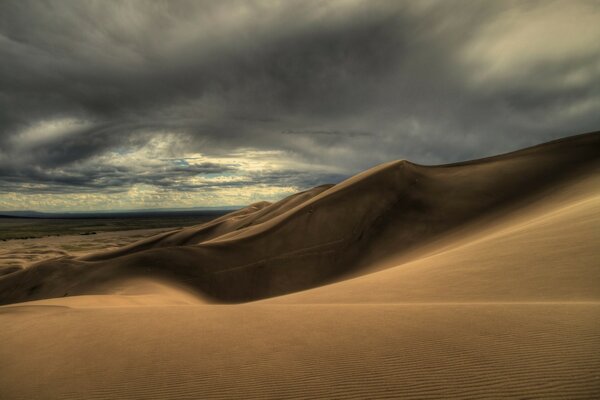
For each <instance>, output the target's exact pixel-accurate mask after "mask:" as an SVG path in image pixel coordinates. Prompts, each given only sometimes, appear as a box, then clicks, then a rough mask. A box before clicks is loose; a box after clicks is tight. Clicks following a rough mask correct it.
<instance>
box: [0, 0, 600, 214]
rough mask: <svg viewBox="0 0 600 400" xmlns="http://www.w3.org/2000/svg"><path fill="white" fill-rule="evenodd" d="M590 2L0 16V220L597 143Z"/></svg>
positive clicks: (89, 5)
mask: <svg viewBox="0 0 600 400" xmlns="http://www.w3.org/2000/svg"><path fill="white" fill-rule="evenodd" d="M598 43H600V2H598V1H493V2H474V1H439V2H435V1H419V2H413V1H406V2H402V1H341V0H340V1H247V0H244V1H205V2H202V1H164V2H163V1H114V2H104V1H81V0H77V1H66V0H61V1H58V0H57V1H24V0H18V1H9V0H5V1H2V2H0V60H1V62H0V209H24V208H32V209H39V210H86V209H88V210H89V209H119V208H148V207H178V206H180V207H189V206H215V205H233V204H236V205H237V204H245V203H249V202H253V201H258V200H263V199H266V200H275V199H278V198H281V197H282V196H284V195H287V194H290V193H292V192H294V191H297V190H301V189H304V188H307V187H310V186H314V185H316V184H320V183H329V182H331V183H335V182H337V181H339V180H341V179H343V178H344V177H346V176H348V175H351V174H354V173H356V172H358V171H360V170H362V169H365V168H368V167H370V166H373V165H376V164H378V163H381V162H385V161H389V160H393V159H401V158H404V159H409V160H412V161H415V162H419V163H429V164H436V163H444V162H451V161H457V160H464V159H469V158H475V157H481V156H486V155H490V154H494V153H499V152H503V151H509V150H512V149H516V148H520V147H524V146H527V145H532V144H535V143H539V142H543V141H547V140H550V139H553V138H557V137H561V136H566V135H571V134H576V133H583V132H586V131H593V130H597V129H599V128H600V46H599V45H598Z"/></svg>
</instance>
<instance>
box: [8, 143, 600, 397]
mask: <svg viewBox="0 0 600 400" xmlns="http://www.w3.org/2000/svg"><path fill="white" fill-rule="evenodd" d="M599 155H600V134H599V133H593V134H587V135H581V136H576V137H571V138H567V139H564V140H560V141H556V142H551V143H548V144H544V145H541V146H536V147H533V148H530V149H525V150H521V151H518V152H514V153H510V154H506V155H502V156H498V157H492V158H488V159H482V160H476V161H472V162H467V163H459V164H453V165H445V166H437V167H426V166H420V165H415V164H412V163H409V162H405V161H402V162H392V163H388V164H384V165H382V166H379V167H376V168H374V169H372V170H369V171H366V172H365V173H363V174H360V175H358V176H355V177H353V178H351V179H349V180H347V181H345V182H342V183H340V184H338V185H335V186H331V185H329V186H320V187H317V188H314V189H312V190H309V191H306V192H303V193H299V194H297V195H294V196H291V197H289V198H287V199H284V200H282V201H281V202H278V203H274V204H269V203H265V202H263V203H257V204H254V205H251V206H249V207H247V208H245V209H243V210H239V211H236V212H234V213H231V214H229V215H226V216H224V217H221V218H219V219H217V220H214V221H211V222H209V223H207V224H204V225H200V226H196V227H190V228H184V229H179V230H175V231H172V232H167V233H162V234H159V235H156V236H154V237H151V238H148V239H144V240H142V241H140V242H136V243H132V244H129V245H127V246H125V247H122V248H119V249H116V250H111V251H106V252H99V253H91V254H86V255H83V256H77V257H75V256H66V257H62V258H57V259H53V260H46V261H42V262H40V263H36V264H33V265H31V266H28V267H27V268H25V269H23V270H18V271H14V272H8V273H6V274H5V275H3V276H0V302H1V303H2V304H7V305H5V306H3V307H0V321H1V323H2V327H3V328H2V329H1V330H0V398H7V399H30V398H47V399H58V398H62V399H136V398H144V399H164V398H190V399H196V398H216V399H219V398H221V399H225V398H248V399H252V398H256V399H258V398H273V399H296V398H298V399H300V398H415V399H417V398H418V399H421V398H545V399H546V398H557V399H558V398H568V399H591V398H598V397H600V378H599V375H598V371H600V263H599V262H598V260H599V259H600V250H599V247H598V244H599V243H600V157H599ZM65 296H66V297H65ZM246 301H250V302H248V303H244V304H230V303H238V302H246ZM224 303H226V304H224Z"/></svg>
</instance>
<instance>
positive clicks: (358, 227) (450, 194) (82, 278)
mask: <svg viewBox="0 0 600 400" xmlns="http://www.w3.org/2000/svg"><path fill="white" fill-rule="evenodd" d="M598 154H600V133H597V132H596V133H590V134H585V135H579V136H574V137H569V138H566V139H562V140H558V141H554V142H550V143H546V144H543V145H539V146H535V147H531V148H528V149H524V150H520V151H516V152H513V153H508V154H505V155H501V156H496V157H489V158H485V159H481V160H475V161H470V162H463V163H457V164H450V165H442V166H433V167H430V166H421V165H416V164H413V163H410V162H408V161H394V162H390V163H387V164H383V165H381V166H378V167H375V168H373V169H370V170H368V171H366V172H363V173H361V174H359V175H357V176H355V177H352V178H350V179H348V180H346V181H344V182H341V183H339V184H337V185H324V186H319V187H316V188H313V189H311V190H308V191H305V192H301V193H298V194H296V195H293V196H290V197H288V198H286V199H283V200H281V201H279V202H277V203H274V204H269V203H266V202H261V203H257V204H254V205H251V206H249V207H247V208H244V209H242V210H238V211H236V212H233V213H230V214H228V215H226V216H223V217H221V218H218V219H216V220H214V221H211V222H209V223H206V224H203V225H200V226H196V227H190V228H184V229H179V230H175V231H172V232H168V233H165V234H161V235H157V236H155V237H152V238H150V239H146V240H144V241H142V242H138V243H134V244H132V245H129V246H126V247H124V248H121V249H118V250H115V251H110V252H104V253H98V254H92V255H88V256H84V257H79V258H74V257H60V258H56V259H52V260H47V261H43V262H40V263H37V264H35V265H32V266H30V267H29V268H26V269H23V270H19V271H16V272H12V273H9V274H6V275H4V276H1V277H0V304H9V303H16V302H23V301H31V300H39V299H45V298H53V297H64V296H71V295H81V294H93V293H94V292H95V290H97V289H98V288H99V287H106V286H107V285H110V284H111V282H117V281H119V280H123V279H129V278H133V277H144V278H160V279H167V280H172V281H175V282H178V283H180V284H183V285H187V286H189V287H190V288H192V289H194V290H196V291H198V292H199V293H202V294H203V295H204V296H207V297H209V298H211V299H212V300H213V301H214V302H222V303H231V302H245V301H252V300H258V299H263V298H268V297H273V296H278V295H283V294H287V293H291V292H295V291H299V290H304V289H309V288H313V287H316V286H320V285H323V284H326V283H331V282H334V281H336V280H340V279H343V278H344V277H345V276H348V275H349V274H354V275H356V274H360V273H361V271H363V270H364V272H366V271H368V267H369V266H370V265H373V264H376V263H377V262H379V261H381V260H383V259H386V258H389V257H393V256H398V255H401V254H403V253H405V252H407V251H409V250H411V249H415V248H417V247H419V246H424V245H427V244H428V243H431V242H432V241H434V240H436V239H438V238H440V237H441V236H442V235H444V234H446V233H449V232H451V231H453V230H456V229H459V228H460V227H462V226H465V225H466V224H470V223H475V222H476V221H478V220H493V219H494V218H498V217H500V216H502V215H506V214H507V213H510V212H514V211H515V210H518V209H519V207H523V206H524V205H526V204H530V203H534V202H535V201H536V200H538V199H539V198H541V197H542V196H544V195H547V194H548V193H549V192H552V191H556V190H559V189H560V188H562V187H566V186H568V184H569V182H572V181H573V180H577V179H581V178H582V177H585V176H592V175H593V176H595V175H597V174H598V164H599V163H598V161H599V157H598Z"/></svg>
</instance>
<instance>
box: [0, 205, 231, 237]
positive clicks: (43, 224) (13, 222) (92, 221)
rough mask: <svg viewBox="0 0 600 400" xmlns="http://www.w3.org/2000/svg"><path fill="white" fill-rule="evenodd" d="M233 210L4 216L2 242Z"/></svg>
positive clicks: (199, 219) (199, 218)
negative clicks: (123, 214)
mask: <svg viewBox="0 0 600 400" xmlns="http://www.w3.org/2000/svg"><path fill="white" fill-rule="evenodd" d="M227 212H230V211H216V210H215V211H202V212H194V213H188V214H181V213H173V214H172V215H169V214H161V215H160V216H128V217H114V218H111V217H108V216H107V217H104V218H98V217H96V218H14V217H0V241H1V240H10V239H32V238H39V237H44V236H61V235H93V234H95V233H98V232H110V231H123V230H131V229H154V228H170V227H174V228H175V227H182V226H191V225H197V224H202V223H204V222H207V221H210V220H212V219H214V218H217V217H220V216H221V215H224V214H226V213H227Z"/></svg>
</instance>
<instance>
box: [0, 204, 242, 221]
mask: <svg viewBox="0 0 600 400" xmlns="http://www.w3.org/2000/svg"><path fill="white" fill-rule="evenodd" d="M239 208H242V206H222V207H195V208H156V209H139V210H116V211H82V212H40V211H33V210H16V211H0V218H40V219H82V218H149V217H152V218H153V217H177V216H197V215H212V214H219V215H220V214H223V213H224V212H226V211H233V210H237V209H239Z"/></svg>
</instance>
